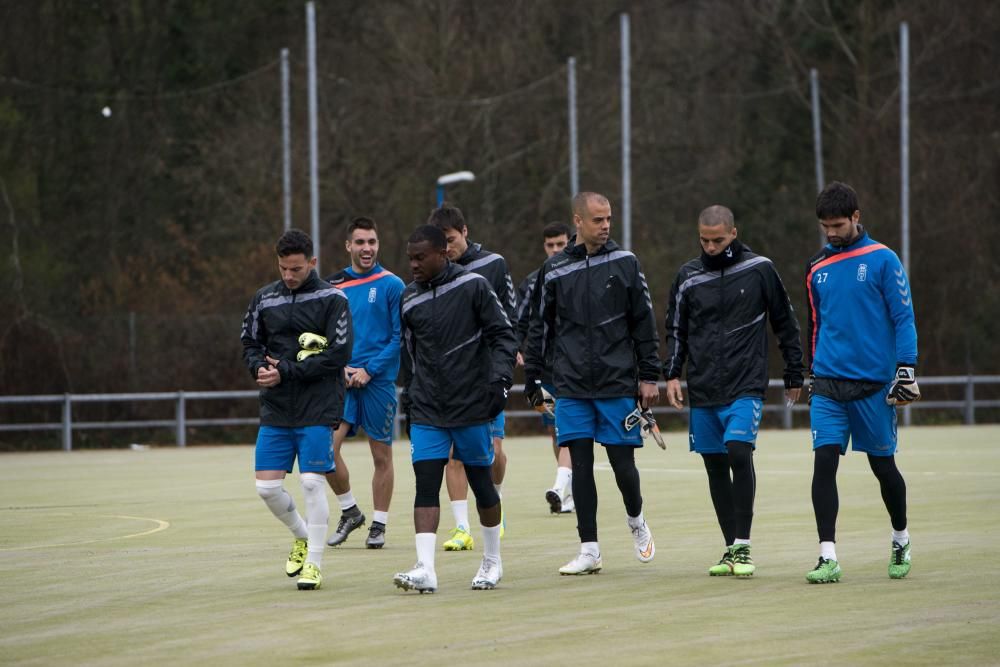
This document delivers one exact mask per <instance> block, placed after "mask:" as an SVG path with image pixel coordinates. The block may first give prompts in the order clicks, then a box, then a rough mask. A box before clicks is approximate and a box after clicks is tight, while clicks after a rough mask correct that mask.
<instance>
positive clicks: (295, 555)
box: [285, 537, 309, 577]
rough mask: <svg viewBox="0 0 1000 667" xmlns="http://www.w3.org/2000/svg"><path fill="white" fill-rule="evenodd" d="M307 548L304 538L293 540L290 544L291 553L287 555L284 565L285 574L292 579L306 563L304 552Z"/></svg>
mask: <svg viewBox="0 0 1000 667" xmlns="http://www.w3.org/2000/svg"><path fill="white" fill-rule="evenodd" d="M308 546H309V542H308V540H306V538H304V537H302V538H295V542H294V543H293V544H292V551H291V553H289V554H288V562H287V563H285V574H287V575H288V576H289V577H294V576H295V575H297V574H298V573H299V572H301V571H302V565H303V563H305V562H306V551H307V548H308Z"/></svg>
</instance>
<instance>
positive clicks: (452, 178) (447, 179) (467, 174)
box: [437, 171, 476, 206]
mask: <svg viewBox="0 0 1000 667" xmlns="http://www.w3.org/2000/svg"><path fill="white" fill-rule="evenodd" d="M474 180H476V175H475V174H473V173H472V172H471V171H456V172H453V173H451V174H444V175H443V176H438V179H437V205H438V206H441V204H443V203H444V188H445V186H446V185H451V184H452V183H465V182H467V181H474Z"/></svg>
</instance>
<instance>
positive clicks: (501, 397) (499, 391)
mask: <svg viewBox="0 0 1000 667" xmlns="http://www.w3.org/2000/svg"><path fill="white" fill-rule="evenodd" d="M508 389H510V381H509V380H506V379H501V380H496V381H494V382H492V383H490V410H489V413H488V414H489V416H490V419H493V418H494V417H496V416H497V415H498V414H500V413H501V412H503V409H504V408H505V407H507V390H508Z"/></svg>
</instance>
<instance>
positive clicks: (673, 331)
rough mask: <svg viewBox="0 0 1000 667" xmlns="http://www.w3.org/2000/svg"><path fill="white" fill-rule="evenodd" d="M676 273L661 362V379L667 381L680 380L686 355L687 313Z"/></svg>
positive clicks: (669, 302) (671, 290)
mask: <svg viewBox="0 0 1000 667" xmlns="http://www.w3.org/2000/svg"><path fill="white" fill-rule="evenodd" d="M682 275H683V272H678V273H677V277H676V278H674V284H673V286H672V287H671V288H670V300H669V301H667V319H666V330H667V333H666V343H667V358H666V360H665V361H664V362H663V377H665V378H666V379H668V380H677V379H680V377H681V373H683V372H684V363H685V362H686V361H687V353H688V342H687V341H688V312H687V302H686V301H683V300H682V299H681V291H680V290H681V276H682Z"/></svg>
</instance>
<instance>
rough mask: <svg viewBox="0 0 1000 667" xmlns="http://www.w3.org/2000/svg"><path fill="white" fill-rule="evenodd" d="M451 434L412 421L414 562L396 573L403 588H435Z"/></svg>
mask: <svg viewBox="0 0 1000 667" xmlns="http://www.w3.org/2000/svg"><path fill="white" fill-rule="evenodd" d="M450 449H451V435H450V434H449V433H448V431H447V430H446V429H440V428H435V427H433V426H425V425H422V424H414V425H413V426H411V427H410V450H411V452H412V453H411V460H412V462H413V477H414V480H415V486H416V492H415V494H414V497H413V527H414V532H415V537H414V542H415V544H416V550H417V562H416V564H415V565H414V566H413V567H412V568H411V569H410V570H409V571H407V572H397V573H396V575H395V576H394V577H393V583H394V584H395V585H396V586H397V587H398V588H402V589H403V590H416V591H419V592H420V593H433V592H434V591H436V590H437V574H436V572H435V570H434V546H435V541H436V539H437V529H438V523H439V520H440V517H441V506H440V505H441V503H440V494H441V479H442V477H444V469H445V466H446V465H447V464H448V452H449V450H450Z"/></svg>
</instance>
